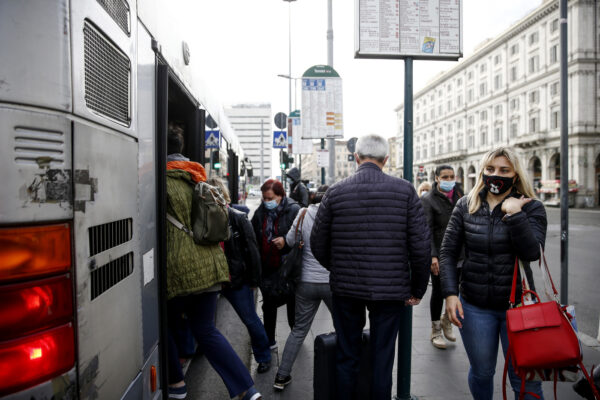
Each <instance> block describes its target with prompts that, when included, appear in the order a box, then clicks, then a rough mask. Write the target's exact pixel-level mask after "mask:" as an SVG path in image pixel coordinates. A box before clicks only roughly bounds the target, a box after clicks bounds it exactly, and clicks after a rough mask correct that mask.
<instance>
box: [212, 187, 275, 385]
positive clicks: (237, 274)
mask: <svg viewBox="0 0 600 400" xmlns="http://www.w3.org/2000/svg"><path fill="white" fill-rule="evenodd" d="M208 183H209V184H211V185H213V186H216V187H217V188H219V189H220V190H221V193H222V194H223V197H224V198H225V200H226V201H227V203H228V204H229V203H230V202H231V197H230V196H229V190H228V189H227V187H226V186H225V184H224V183H223V181H222V180H221V179H219V178H210V179H209V180H208ZM227 211H228V212H229V229H230V231H231V237H230V238H229V240H227V241H225V243H224V249H225V256H226V257H227V264H228V266H229V275H230V279H231V282H230V283H229V284H225V285H223V290H222V291H221V294H222V295H223V296H224V297H225V298H226V299H227V300H229V303H231V305H232V307H233V309H234V310H235V312H236V313H237V315H238V316H239V317H240V319H241V320H242V322H243V323H244V325H246V328H247V329H248V334H249V335H250V342H251V344H252V352H253V353H254V359H255V360H256V362H257V363H258V367H257V369H256V370H257V372H258V373H259V374H262V373H264V372H267V371H268V370H269V369H270V368H271V349H270V348H269V339H268V338H267V333H266V331H265V327H264V325H263V323H262V321H261V320H260V318H259V317H258V315H257V314H256V306H255V302H254V289H255V288H257V287H258V285H259V284H260V275H261V265H260V254H259V252H258V246H257V245H256V237H255V236H254V231H253V229H252V225H251V224H250V221H248V217H247V215H246V214H245V213H243V212H241V211H238V210H236V209H234V208H233V207H228V208H227Z"/></svg>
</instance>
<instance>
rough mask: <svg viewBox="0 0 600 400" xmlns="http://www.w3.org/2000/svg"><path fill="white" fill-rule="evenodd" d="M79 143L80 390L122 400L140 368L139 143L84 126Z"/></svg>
mask: <svg viewBox="0 0 600 400" xmlns="http://www.w3.org/2000/svg"><path fill="white" fill-rule="evenodd" d="M73 142H74V150H73V152H74V153H73V156H74V159H73V168H74V170H75V174H76V178H75V192H76V198H75V217H74V239H75V263H76V264H75V265H76V289H77V292H76V294H77V295H76V301H77V323H78V350H79V352H78V356H79V369H78V374H79V376H78V378H79V389H80V391H79V393H80V397H81V398H82V399H117V398H120V397H121V396H122V395H123V393H125V391H126V390H127V388H128V387H129V386H130V384H131V383H132V382H133V380H134V379H135V378H136V376H137V375H138V373H139V371H140V370H141V369H142V339H141V338H142V313H141V310H142V305H141V285H140V281H141V269H142V260H141V256H140V253H139V243H138V240H139V232H138V221H137V215H138V209H137V206H138V204H137V199H138V193H137V188H138V168H137V166H138V144H137V142H136V141H135V140H133V139H132V138H131V137H128V136H125V135H122V134H120V133H116V132H114V131H111V130H108V129H106V128H102V127H98V126H92V125H90V124H85V123H83V122H82V123H80V122H76V123H74V127H73ZM90 228H91V229H90Z"/></svg>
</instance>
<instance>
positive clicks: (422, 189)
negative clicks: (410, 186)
mask: <svg viewBox="0 0 600 400" xmlns="http://www.w3.org/2000/svg"><path fill="white" fill-rule="evenodd" d="M430 190H431V183H429V182H427V181H425V182H423V183H421V184H420V185H419V188H418V189H417V194H418V195H419V197H423V196H425V195H426V194H427V192H429V191H430Z"/></svg>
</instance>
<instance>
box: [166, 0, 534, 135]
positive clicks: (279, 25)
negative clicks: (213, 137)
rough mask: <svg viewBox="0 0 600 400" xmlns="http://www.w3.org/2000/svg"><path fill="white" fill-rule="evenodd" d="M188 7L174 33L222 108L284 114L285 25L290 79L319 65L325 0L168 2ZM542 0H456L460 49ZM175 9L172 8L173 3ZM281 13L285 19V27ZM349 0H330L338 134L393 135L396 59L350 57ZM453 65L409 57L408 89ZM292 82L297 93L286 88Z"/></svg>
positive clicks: (400, 69)
mask: <svg viewBox="0 0 600 400" xmlns="http://www.w3.org/2000/svg"><path fill="white" fill-rule="evenodd" d="M175 2H178V3H180V4H181V5H182V7H184V9H186V10H189V12H186V13H185V15H182V16H181V18H182V24H181V26H180V27H178V29H180V30H182V31H183V33H184V34H185V37H186V38H190V40H189V41H190V48H191V51H192V57H194V59H195V60H193V62H201V63H203V65H202V69H203V71H205V73H206V77H205V80H206V82H207V83H208V84H209V85H210V86H211V89H212V92H214V93H215V95H216V96H217V97H218V98H219V99H220V101H221V103H222V104H223V105H224V106H228V105H232V104H239V103H270V104H271V107H272V112H273V115H274V114H276V113H277V112H280V111H281V112H284V113H286V114H287V112H288V107H289V105H288V103H289V100H288V80H287V79H285V78H280V77H278V76H277V75H278V74H285V75H287V74H288V71H289V58H288V49H289V47H288V43H289V41H288V26H291V49H292V62H291V76H292V77H295V78H296V77H301V76H302V74H303V73H304V71H306V70H307V69H308V68H310V67H311V66H313V65H317V64H326V63H327V0H296V1H293V2H291V3H288V2H286V1H284V0H174V3H175ZM541 2H542V0H502V1H498V0H463V54H464V55H465V56H469V55H471V54H473V51H474V49H475V48H476V46H477V45H478V44H480V43H482V42H483V41H484V40H485V39H487V38H493V37H496V36H498V35H499V34H501V33H502V32H504V31H505V30H507V29H508V28H509V27H510V26H511V25H513V24H514V23H515V22H517V21H518V20H520V19H521V18H523V17H524V16H525V15H527V14H528V13H529V12H530V11H532V10H533V9H535V8H536V7H537V6H539V5H540V4H541ZM177 8H179V7H177ZM288 18H289V20H291V24H290V25H288V21H289V20H288ZM354 25H355V21H354V0H333V38H334V39H333V40H334V42H333V47H334V55H333V67H334V69H335V70H336V71H337V72H338V73H339V74H340V76H341V77H342V81H343V104H344V116H343V118H344V137H345V138H346V139H349V138H351V137H360V136H362V135H366V134H369V133H376V134H379V135H382V136H384V137H391V136H393V135H395V134H396V132H397V129H398V127H397V120H396V113H395V112H394V108H396V107H397V106H398V105H400V104H402V103H403V99H404V61H402V60H365V59H360V60H359V59H355V58H354V51H355V50H354V46H355V44H354V29H355V27H354ZM455 65H456V62H449V61H415V62H414V63H413V70H414V78H413V85H414V93H417V92H418V91H419V90H420V89H421V88H423V87H424V86H425V85H426V84H427V82H428V81H430V80H431V79H432V78H434V77H436V76H437V75H438V74H439V73H441V72H442V71H445V70H449V69H451V68H452V67H454V66H455ZM294 83H295V84H296V86H297V88H298V96H295V93H294V86H295V85H294ZM300 84H301V82H300V81H294V82H293V84H292V109H296V108H298V109H299V108H300V107H301V104H300V98H301V87H300Z"/></svg>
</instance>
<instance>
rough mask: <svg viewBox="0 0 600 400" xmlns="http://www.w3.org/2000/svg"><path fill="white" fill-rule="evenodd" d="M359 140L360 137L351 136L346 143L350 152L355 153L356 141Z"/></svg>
mask: <svg viewBox="0 0 600 400" xmlns="http://www.w3.org/2000/svg"><path fill="white" fill-rule="evenodd" d="M357 140H358V138H355V137H353V138H350V139H349V140H348V143H346V148H347V149H348V151H349V152H350V153H354V151H355V149H356V141H357ZM348 161H354V160H348Z"/></svg>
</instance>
